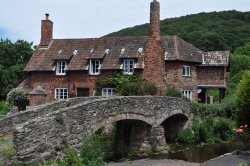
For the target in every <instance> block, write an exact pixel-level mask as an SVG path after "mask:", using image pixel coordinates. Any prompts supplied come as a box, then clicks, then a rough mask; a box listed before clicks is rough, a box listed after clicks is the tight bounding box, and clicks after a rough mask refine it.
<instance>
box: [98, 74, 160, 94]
mask: <svg viewBox="0 0 250 166" xmlns="http://www.w3.org/2000/svg"><path fill="white" fill-rule="evenodd" d="M107 87H110V88H115V92H116V94H117V95H118V96H144V95H156V93H157V88H156V86H155V85H154V84H151V83H149V82H148V81H147V80H145V79H144V78H141V77H137V76H135V75H123V74H122V73H117V74H115V76H114V77H113V78H109V79H106V80H100V81H97V82H96V87H95V90H96V95H97V96H101V94H102V93H101V92H102V88H107Z"/></svg>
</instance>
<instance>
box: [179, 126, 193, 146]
mask: <svg viewBox="0 0 250 166" xmlns="http://www.w3.org/2000/svg"><path fill="white" fill-rule="evenodd" d="M177 141H179V142H182V143H194V142H195V136H194V133H193V131H192V130H191V129H190V128H186V129H182V130H181V131H180V132H179V134H178V137H177Z"/></svg>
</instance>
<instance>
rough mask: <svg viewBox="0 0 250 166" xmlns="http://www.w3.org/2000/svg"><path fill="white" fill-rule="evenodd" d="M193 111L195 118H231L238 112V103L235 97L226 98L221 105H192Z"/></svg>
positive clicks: (192, 103)
mask: <svg viewBox="0 0 250 166" xmlns="http://www.w3.org/2000/svg"><path fill="white" fill-rule="evenodd" d="M190 107H191V111H192V112H193V113H194V115H195V116H198V117H204V116H210V115H211V116H215V117H225V118H226V117H227V118H231V117H232V114H233V113H234V112H235V110H236V101H235V97H234V95H231V96H228V97H226V98H225V99H224V100H223V102H222V103H220V104H201V103H194V102H191V103H190Z"/></svg>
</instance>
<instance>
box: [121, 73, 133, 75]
mask: <svg viewBox="0 0 250 166" xmlns="http://www.w3.org/2000/svg"><path fill="white" fill-rule="evenodd" d="M133 74H134V73H123V75H133Z"/></svg>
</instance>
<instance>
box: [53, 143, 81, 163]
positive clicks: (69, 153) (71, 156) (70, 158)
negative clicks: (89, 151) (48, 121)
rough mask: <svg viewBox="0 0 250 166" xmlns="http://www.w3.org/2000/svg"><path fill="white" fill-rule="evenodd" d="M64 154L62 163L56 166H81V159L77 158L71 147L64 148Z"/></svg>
mask: <svg viewBox="0 0 250 166" xmlns="http://www.w3.org/2000/svg"><path fill="white" fill-rule="evenodd" d="M64 154H65V156H64V157H63V160H62V161H59V162H58V166H78V165H83V159H82V158H81V157H80V156H78V154H77V152H75V151H74V150H73V149H72V148H71V147H67V146H65V147H64Z"/></svg>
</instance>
